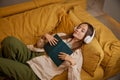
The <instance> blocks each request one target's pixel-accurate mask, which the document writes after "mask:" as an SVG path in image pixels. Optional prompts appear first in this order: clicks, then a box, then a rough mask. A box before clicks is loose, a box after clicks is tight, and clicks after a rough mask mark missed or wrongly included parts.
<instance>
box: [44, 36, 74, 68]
mask: <svg viewBox="0 0 120 80" xmlns="http://www.w3.org/2000/svg"><path fill="white" fill-rule="evenodd" d="M54 37H55V38H56V39H57V40H58V42H57V44H56V45H55V46H51V45H50V44H49V43H46V44H45V45H44V50H45V51H46V53H47V54H48V55H49V56H50V58H51V59H52V60H53V62H54V63H55V64H56V65H57V66H59V65H61V64H62V62H63V60H60V59H59V58H58V55H59V53H60V52H64V53H67V54H69V55H71V54H72V53H73V51H72V50H71V49H70V48H69V47H68V45H67V44H66V43H65V42H64V41H63V40H62V39H61V38H60V37H59V36H58V35H57V34H55V35H54Z"/></svg>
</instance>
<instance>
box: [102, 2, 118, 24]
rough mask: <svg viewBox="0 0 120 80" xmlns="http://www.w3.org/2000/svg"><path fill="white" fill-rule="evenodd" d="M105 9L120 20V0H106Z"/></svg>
mask: <svg viewBox="0 0 120 80" xmlns="http://www.w3.org/2000/svg"><path fill="white" fill-rule="evenodd" d="M103 10H104V12H105V13H107V14H108V15H110V16H111V17H113V18H114V19H115V20H117V21H118V22H120V0H105V2H104V7H103Z"/></svg>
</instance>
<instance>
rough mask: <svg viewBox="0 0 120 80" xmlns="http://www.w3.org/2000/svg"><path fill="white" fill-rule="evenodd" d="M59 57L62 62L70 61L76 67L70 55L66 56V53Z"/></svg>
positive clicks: (61, 53)
mask: <svg viewBox="0 0 120 80" xmlns="http://www.w3.org/2000/svg"><path fill="white" fill-rule="evenodd" d="M58 56H59V58H60V59H61V60H66V61H69V62H70V63H71V65H75V64H76V63H75V61H74V59H73V58H72V57H71V56H70V55H68V54H66V53H64V52H60V54H59V55H58Z"/></svg>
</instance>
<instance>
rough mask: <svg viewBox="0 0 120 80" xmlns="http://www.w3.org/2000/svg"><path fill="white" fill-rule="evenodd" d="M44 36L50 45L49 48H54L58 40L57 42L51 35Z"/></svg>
mask: <svg viewBox="0 0 120 80" xmlns="http://www.w3.org/2000/svg"><path fill="white" fill-rule="evenodd" d="M44 36H45V38H46V39H47V40H48V42H49V43H50V45H51V46H54V45H56V44H57V41H58V40H57V39H56V38H55V37H53V36H52V35H50V34H45V35H44Z"/></svg>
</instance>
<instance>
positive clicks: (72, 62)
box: [68, 57, 76, 66]
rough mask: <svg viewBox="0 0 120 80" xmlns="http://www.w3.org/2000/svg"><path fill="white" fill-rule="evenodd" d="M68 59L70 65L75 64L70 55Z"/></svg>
mask: <svg viewBox="0 0 120 80" xmlns="http://www.w3.org/2000/svg"><path fill="white" fill-rule="evenodd" d="M68 61H69V62H70V64H71V65H72V66H74V65H75V64H76V63H75V61H74V59H73V58H72V57H71V58H69V59H68Z"/></svg>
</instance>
